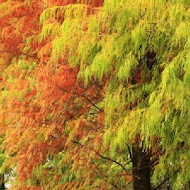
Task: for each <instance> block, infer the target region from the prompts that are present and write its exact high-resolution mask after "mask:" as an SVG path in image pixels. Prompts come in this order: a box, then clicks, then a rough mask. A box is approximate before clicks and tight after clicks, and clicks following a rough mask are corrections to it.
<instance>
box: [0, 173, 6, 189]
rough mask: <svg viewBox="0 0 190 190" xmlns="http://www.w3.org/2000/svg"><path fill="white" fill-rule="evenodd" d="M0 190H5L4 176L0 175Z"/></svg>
mask: <svg viewBox="0 0 190 190" xmlns="http://www.w3.org/2000/svg"><path fill="white" fill-rule="evenodd" d="M0 190H5V180H4V175H0Z"/></svg>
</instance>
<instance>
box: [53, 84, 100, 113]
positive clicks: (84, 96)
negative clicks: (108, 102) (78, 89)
mask: <svg viewBox="0 0 190 190" xmlns="http://www.w3.org/2000/svg"><path fill="white" fill-rule="evenodd" d="M56 86H57V87H58V88H59V89H60V90H62V91H64V92H67V93H71V94H73V95H76V96H78V97H83V98H84V99H86V100H87V101H88V102H89V103H90V104H92V105H93V106H94V107H95V108H96V109H97V110H99V111H100V112H101V111H102V110H101V109H100V108H99V107H98V106H97V105H96V104H95V103H93V102H92V101H91V100H90V99H89V98H88V97H86V95H84V94H83V95H79V94H77V93H75V92H69V91H68V90H66V89H64V88H61V87H60V86H59V85H57V84H56Z"/></svg>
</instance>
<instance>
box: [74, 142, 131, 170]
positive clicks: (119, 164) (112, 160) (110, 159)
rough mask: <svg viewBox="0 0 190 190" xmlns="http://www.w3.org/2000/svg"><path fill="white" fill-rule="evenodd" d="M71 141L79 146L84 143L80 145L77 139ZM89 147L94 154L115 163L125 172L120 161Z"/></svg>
mask: <svg viewBox="0 0 190 190" xmlns="http://www.w3.org/2000/svg"><path fill="white" fill-rule="evenodd" d="M73 142H74V143H75V144H78V145H80V146H84V145H82V144H81V143H79V142H77V141H73ZM90 149H91V150H92V151H93V152H94V153H95V154H97V155H98V156H99V157H100V158H102V159H105V160H108V161H111V162H113V163H115V164H117V165H118V166H120V167H121V168H122V169H123V170H124V171H125V172H127V171H128V170H127V169H126V168H125V167H124V166H123V165H122V164H121V163H119V162H117V161H116V160H114V159H112V158H109V157H106V156H103V155H101V154H100V153H99V152H97V151H96V150H94V149H92V148H90ZM130 162H131V160H129V161H128V163H127V164H129V163H130Z"/></svg>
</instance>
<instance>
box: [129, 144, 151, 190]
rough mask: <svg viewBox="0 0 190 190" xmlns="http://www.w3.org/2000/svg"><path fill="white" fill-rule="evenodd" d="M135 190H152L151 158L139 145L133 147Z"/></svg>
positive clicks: (133, 181) (133, 182)
mask: <svg viewBox="0 0 190 190" xmlns="http://www.w3.org/2000/svg"><path fill="white" fill-rule="evenodd" d="M132 155H133V158H132V163H133V167H132V185H133V190H150V189H151V185H150V157H149V155H148V154H147V153H146V152H144V151H143V150H142V149H141V148H140V147H139V146H138V145H136V146H133V147H132Z"/></svg>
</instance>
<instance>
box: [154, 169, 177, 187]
mask: <svg viewBox="0 0 190 190" xmlns="http://www.w3.org/2000/svg"><path fill="white" fill-rule="evenodd" d="M177 172H179V169H177V170H176V171H174V173H173V175H175V174H177ZM170 177H171V176H169V175H168V176H167V177H166V178H165V179H164V180H163V181H162V182H161V183H160V184H158V185H157V186H156V187H155V188H153V190H158V189H160V188H161V187H162V185H164V183H166V182H167V181H168V180H169V179H170Z"/></svg>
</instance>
